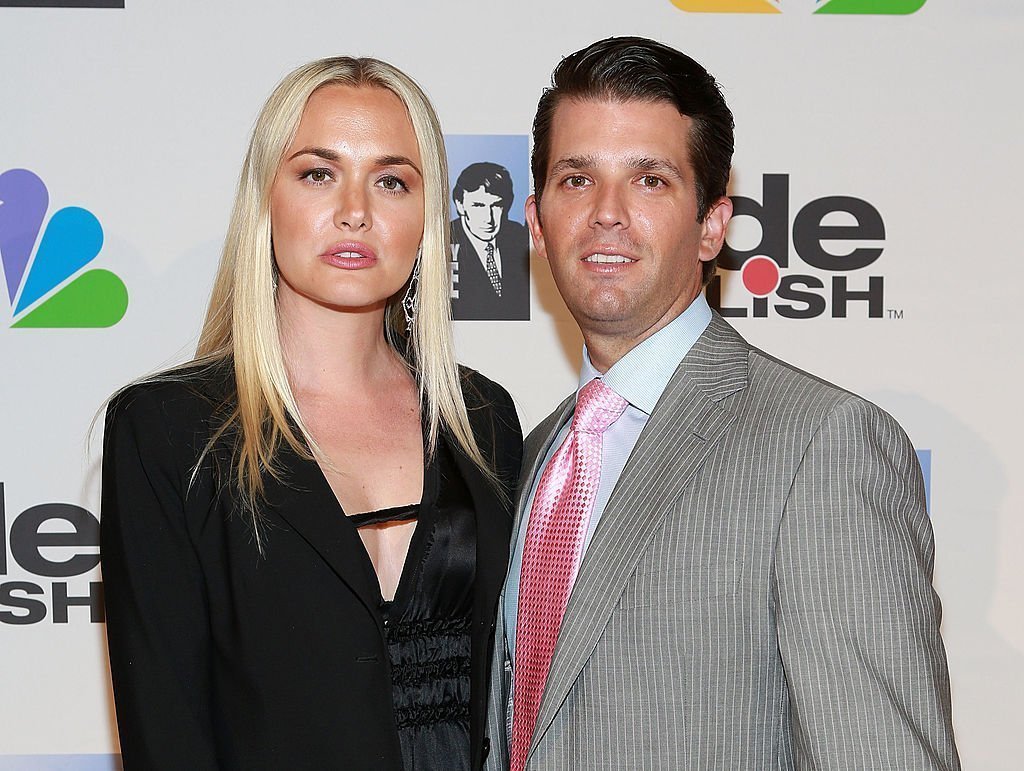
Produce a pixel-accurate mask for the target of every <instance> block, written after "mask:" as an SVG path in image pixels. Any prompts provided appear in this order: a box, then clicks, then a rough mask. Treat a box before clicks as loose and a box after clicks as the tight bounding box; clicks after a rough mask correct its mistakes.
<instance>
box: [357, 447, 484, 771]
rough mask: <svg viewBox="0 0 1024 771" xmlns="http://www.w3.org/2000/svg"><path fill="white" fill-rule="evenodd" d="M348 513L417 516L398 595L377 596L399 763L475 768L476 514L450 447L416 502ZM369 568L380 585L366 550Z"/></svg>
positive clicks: (363, 519) (417, 767)
mask: <svg viewBox="0 0 1024 771" xmlns="http://www.w3.org/2000/svg"><path fill="white" fill-rule="evenodd" d="M349 519H350V521H352V523H353V524H354V525H355V526H356V527H357V528H359V527H366V526H369V525H374V524H380V523H384V522H400V521H410V520H418V521H417V525H416V529H415V531H414V532H413V536H412V540H411V541H410V543H409V552H408V556H407V557H406V560H405V565H404V567H403V569H402V575H401V577H400V579H399V582H398V588H397V589H396V591H395V598H394V600H391V601H390V602H387V601H384V600H383V599H381V600H380V613H381V616H382V619H383V623H384V629H385V632H386V637H387V643H388V653H389V656H390V659H391V686H392V697H393V699H394V708H395V722H396V725H397V728H398V735H399V739H400V741H401V746H402V758H403V764H404V767H405V769H406V771H428V770H430V769H445V771H463V770H464V769H469V767H470V736H469V715H470V648H471V638H470V631H471V625H472V613H473V585H474V580H475V577H476V520H475V514H474V510H473V499H472V497H471V495H470V492H469V490H468V488H467V487H466V484H465V482H464V481H463V479H462V476H461V475H460V474H459V470H458V468H457V467H456V465H455V462H454V459H453V458H452V455H451V450H450V449H449V448H448V446H447V444H446V443H445V442H444V441H439V442H438V446H437V452H436V453H435V454H434V457H433V459H432V460H431V461H430V462H429V463H428V464H427V466H426V468H425V469H424V475H423V500H422V501H420V503H419V504H418V505H417V504H413V505H410V506H402V507H396V508H390V509H381V510H379V511H372V512H366V513H364V514H355V515H353V516H351V517H349ZM366 565H367V568H368V569H369V571H370V574H371V578H372V579H373V580H374V581H375V582H376V581H377V577H376V574H375V573H374V570H373V565H372V563H371V562H370V559H369V556H368V555H367V557H366Z"/></svg>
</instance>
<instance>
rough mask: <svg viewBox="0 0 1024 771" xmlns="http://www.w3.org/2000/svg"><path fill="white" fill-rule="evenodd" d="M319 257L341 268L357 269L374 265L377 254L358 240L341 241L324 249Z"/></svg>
mask: <svg viewBox="0 0 1024 771" xmlns="http://www.w3.org/2000/svg"><path fill="white" fill-rule="evenodd" d="M320 259H321V260H323V261H324V262H326V263H327V264H328V265H333V266H334V267H336V268H342V269H343V270H359V269H361V268H369V267H371V266H372V265H375V264H376V263H377V254H376V253H375V252H374V251H373V249H371V248H370V247H369V246H367V245H366V244H364V243H361V242H359V241H342V242H340V243H337V244H334V245H333V246H331V247H330V248H329V249H327V250H325V251H324V252H323V253H322V254H321V255H320Z"/></svg>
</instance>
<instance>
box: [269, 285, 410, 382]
mask: <svg viewBox="0 0 1024 771" xmlns="http://www.w3.org/2000/svg"><path fill="white" fill-rule="evenodd" d="M278 302H279V305H278V311H279V329H280V335H281V347H282V349H283V352H284V358H285V362H286V364H287V366H288V375H289V379H290V380H291V384H292V389H293V391H294V392H295V393H296V395H298V394H302V393H306V394H311V395H312V394H322V395H326V394H330V393H335V394H337V393H345V392H351V391H357V392H358V391H363V392H365V389H366V388H367V386H368V384H370V383H374V382H380V381H382V380H388V379H390V378H393V377H394V376H395V374H396V370H399V369H401V368H403V365H402V362H401V360H400V358H399V356H398V354H397V353H396V352H395V351H394V349H393V348H392V347H391V346H390V345H388V343H387V341H386V340H385V339H384V312H385V309H384V307H380V308H368V309H359V310H356V311H351V312H346V311H340V310H337V309H335V308H327V307H324V306H321V305H318V304H316V303H314V302H310V301H309V300H308V299H306V298H300V297H296V296H294V295H293V294H291V293H282V294H281V295H280V296H279V298H278Z"/></svg>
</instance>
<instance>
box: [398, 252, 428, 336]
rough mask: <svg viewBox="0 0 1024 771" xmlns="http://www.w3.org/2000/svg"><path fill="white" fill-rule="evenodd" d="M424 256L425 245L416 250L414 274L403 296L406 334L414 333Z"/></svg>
mask: <svg viewBox="0 0 1024 771" xmlns="http://www.w3.org/2000/svg"><path fill="white" fill-rule="evenodd" d="M422 256H423V247H420V248H419V249H417V250H416V261H415V262H414V263H413V264H412V275H411V276H410V277H409V285H408V286H407V287H406V288H405V296H404V297H403V298H402V313H404V314H405V334H406V335H409V334H412V324H413V322H414V321H415V320H416V310H417V309H418V308H419V304H420V294H419V291H418V290H419V286H420V258H421V257H422Z"/></svg>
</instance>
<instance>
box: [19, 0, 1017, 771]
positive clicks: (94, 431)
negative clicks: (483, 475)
mask: <svg viewBox="0 0 1024 771" xmlns="http://www.w3.org/2000/svg"><path fill="white" fill-rule="evenodd" d="M615 34H638V35H645V36H648V37H653V38H656V39H659V40H661V41H663V42H666V43H668V44H670V45H673V46H675V47H677V48H680V49H682V50H683V51H686V52H687V53H689V54H691V55H692V56H693V57H694V58H696V59H697V60H699V61H700V62H702V63H703V64H705V65H706V66H707V67H708V69H709V70H711V71H712V72H713V73H714V74H715V75H716V76H717V78H718V79H719V80H720V81H721V83H722V84H723V88H724V92H725V95H726V98H727V100H728V101H729V103H730V105H731V107H732V108H733V111H734V112H735V115H736V124H737V152H736V157H735V168H734V173H733V179H732V185H731V191H730V192H731V193H732V195H733V196H734V200H735V204H736V218H735V220H734V222H733V224H732V226H731V228H730V231H729V237H728V241H729V251H728V254H727V255H726V256H725V258H724V259H723V261H722V265H721V270H720V276H719V278H718V279H716V281H715V282H714V283H713V284H712V286H711V287H710V288H709V297H710V299H711V300H712V302H713V303H714V304H715V305H716V306H718V307H720V308H721V312H722V313H723V315H725V316H726V317H727V318H728V319H729V320H730V321H731V322H732V323H733V324H734V325H735V326H736V327H737V328H738V329H739V330H740V332H741V333H742V334H744V335H745V336H746V337H747V338H748V339H749V340H751V341H752V342H753V343H754V344H756V345H758V346H760V347H762V348H765V349H767V350H768V351H770V352H771V353H773V354H775V355H776V356H778V357H780V358H782V359H785V360H788V361H791V362H793V363H794V364H796V365H798V366H800V367H802V368H805V369H808V370H811V371H813V372H815V373H817V374H819V375H821V376H822V377H825V378H826V379H829V380H832V381H834V382H837V383H839V384H841V385H843V386H845V387H847V388H849V389H851V390H853V391H856V392H858V393H860V394H863V395H864V396H866V397H868V398H870V399H872V400H873V401H876V402H877V403H879V404H880V405H881V406H883V407H884V408H885V409H887V410H888V411H889V412H891V413H893V414H894V415H895V416H896V417H897V418H898V419H899V420H900V422H901V423H902V424H903V426H904V427H905V428H906V429H907V431H908V433H909V434H910V436H911V438H912V440H913V441H914V444H915V446H916V447H917V449H918V456H919V458H920V459H921V463H922V466H923V468H924V470H925V475H926V478H927V480H928V484H929V505H930V512H931V516H932V522H933V526H934V530H935V539H936V547H937V557H936V575H935V584H936V587H937V589H938V591H939V593H940V596H941V598H942V601H943V606H944V617H943V635H944V638H945V642H946V646H947V651H948V656H949V667H950V674H951V677H952V689H953V705H954V719H955V727H956V731H957V738H958V741H959V745H960V750H961V754H962V758H963V761H964V767H965V768H972V769H1018V768H1021V767H1022V766H1024V748H1022V746H1021V745H1022V736H1021V735H1022V732H1021V730H1020V728H1021V725H1022V721H1024V617H1022V610H1021V605H1022V603H1021V593H1022V591H1024V560H1021V559H1020V558H1019V552H1020V549H1021V544H1022V543H1024V523H1022V518H1021V516H1020V513H1021V509H1022V503H1024V482H1022V478H1024V474H1021V473H1020V469H1021V467H1024V446H1022V444H1021V436H1022V435H1024V431H1022V429H1024V421H1022V419H1021V412H1022V410H1021V408H1020V382H1021V380H1022V375H1024V367H1022V364H1021V359H1022V356H1021V337H1022V332H1024V323H1022V318H1024V311H1022V310H1021V308H1022V303H1021V301H1020V294H1021V291H1022V288H1024V259H1022V257H1024V255H1022V250H1021V248H1020V247H1019V246H1018V245H1017V242H1018V241H1019V240H1020V228H1021V211H1022V209H1024V194H1022V180H1024V153H1022V151H1021V137H1022V136H1024V108H1022V104H1021V98H1020V85H1019V82H1018V81H1019V79H1020V75H1021V73H1022V72H1024V46H1021V44H1020V41H1021V39H1022V37H1024V10H1022V9H1021V6H1020V3H1019V2H1017V0H978V1H977V2H950V0H818V2H815V0H631V2H628V3H626V2H615V1H614V0H563V1H562V2H550V0H547V1H542V0H526V1H524V2H517V3H496V2H495V3H492V2H486V0H458V1H456V0H451V1H449V2H444V3H441V2H438V3H426V2H411V0H410V1H407V2H401V1H395V2H374V3H371V2H364V3H356V2H352V1H351V0H289V1H288V2H281V1H280V0H259V1H258V2H218V3H211V2H200V1H199V0H184V1H183V2H177V3H157V2H153V0H0V72H2V76H0V255H2V275H3V280H2V281H0V368H2V369H0V372H2V377H0V682H2V683H3V687H2V690H0V769H28V770H30V771H39V770H41V769H72V770H74V771H79V770H81V771H85V770H86V769H90V770H91V769H97V770H99V769H103V770H104V771H107V770H108V769H115V768H119V766H120V764H119V759H118V745H117V736H116V729H115V726H114V723H113V718H112V714H113V713H112V701H111V694H110V682H109V675H108V671H107V663H106V651H105V642H104V617H103V605H102V592H103V585H102V576H101V573H100V568H99V549H98V530H99V506H98V501H99V479H98V470H99V460H100V458H99V441H98V440H99V437H98V434H99V428H97V427H96V426H94V424H93V421H94V419H95V417H96V416H97V412H98V411H99V410H100V409H101V407H102V404H103V402H104V400H105V399H106V398H107V397H108V396H109V395H110V393H111V392H112V391H114V390H115V389H116V388H117V387H118V386H120V385H122V384H124V383H126V382H127V381H129V380H131V379H132V378H135V377H137V376H139V375H141V374H143V373H147V372H152V371H155V370H157V369H160V368H162V367H165V366H167V365H169V364H173V363H177V362H180V361H183V360H185V359H187V358H188V357H189V356H190V354H191V351H192V350H193V349H194V346H195V343H196V338H197V333H198V330H199V327H200V323H201V319H202V317H203V314H204V310H205V304H206V301H207V297H208V293H209V290H210V287H211V283H212V278H213V273H214V269H215V266H216V263H217V260H218V257H219V250H220V245H221V242H222V240H223V237H224V232H225V228H226V224H227V219H228V215H229V210H230V206H231V203H232V197H233V192H234V185H235V183H236V180H237V175H238V171H239V168H240V165H241V161H242V157H243V153H244V149H245V146H246V143H247V141H248V133H249V131H250V129H251V126H252V123H253V120H254V118H255V115H256V113H257V111H258V109H259V107H260V105H261V104H262V101H263V99H264V98H265V97H266V96H267V94H268V93H269V92H270V90H271V88H272V87H273V86H274V84H275V83H276V82H277V81H278V80H279V79H280V78H281V77H282V76H283V75H284V74H285V73H286V72H288V71H289V70H291V69H292V68H294V67H295V66H297V65H299V64H301V63H303V62H306V61H308V60H310V59H313V58H316V57H320V56H326V55H333V54H339V53H345V54H353V55H371V56H376V57H379V58H383V59H386V60H388V61H390V62H392V63H394V64H395V65H397V66H399V67H400V68H402V69H404V70H405V71H406V72H408V73H410V74H411V75H412V76H413V77H414V78H416V79H417V80H418V81H419V82H420V83H421V84H422V85H423V87H424V88H425V90H426V91H427V92H428V94H429V95H430V96H431V98H432V100H433V101H434V103H435V105H436V107H437V110H438V112H439V114H440V116H441V118H442V121H443V124H444V129H445V132H446V135H447V144H448V150H449V153H450V157H451V185H452V194H453V195H452V214H451V217H452V227H453V234H454V239H453V240H454V244H455V253H454V255H453V266H454V270H455V276H454V281H453V298H454V299H453V302H454V303H455V305H454V308H455V316H456V318H457V319H458V320H457V321H456V335H457V342H458V347H459V354H460V358H461V359H462V360H463V361H464V362H466V363H467V364H469V365H471V366H473V367H475V368H477V369H479V370H481V371H482V372H484V373H485V374H487V375H488V376H490V377H491V378H493V379H495V380H498V381H500V382H501V383H503V384H504V385H505V386H506V387H507V388H508V390H509V391H510V392H511V393H512V394H513V396H514V397H515V399H516V402H517V404H518V406H519V410H520V415H521V418H522V420H523V423H524V426H525V427H527V428H529V427H532V426H533V425H535V424H536V423H537V422H538V421H539V420H541V419H542V418H543V417H544V416H545V415H546V414H547V413H548V411H550V410H551V409H552V408H553V407H554V405H556V404H557V403H558V402H559V401H560V400H561V399H562V398H563V397H564V396H565V395H566V394H567V393H569V391H570V390H571V389H572V388H573V387H574V383H575V378H576V371H577V367H578V366H579V361H580V356H581V350H580V347H581V339H580V337H579V333H578V331H577V329H576V327H575V325H574V323H573V322H572V319H571V318H570V317H569V316H568V314H567V313H566V311H565V310H564V308H563V307H562V305H561V302H560V300H559V298H558V295H557V292H556V291H555V289H554V286H553V284H552V281H551V278H550V273H549V271H548V268H547V265H546V264H544V262H543V261H541V260H539V259H538V258H537V257H536V256H534V257H532V258H530V257H529V254H528V250H529V246H528V240H527V236H526V231H525V229H524V227H523V223H524V216H523V202H524V200H525V198H526V196H527V195H528V194H529V191H530V180H529V174H528V152H529V137H528V134H529V129H530V124H531V120H532V117H533V110H534V107H535V106H536V102H537V98H538V96H539V94H540V91H541V89H542V88H543V87H544V85H545V84H546V83H547V82H548V78H549V75H550V71H551V69H552V67H553V66H554V65H555V64H556V63H557V61H558V60H559V58H560V57H562V56H564V55H565V54H567V53H569V52H571V51H573V50H576V49H577V48H580V47H581V46H583V45H585V44H587V43H589V42H591V41H593V40H596V39H599V38H602V37H607V36H609V35H615ZM832 226H845V227H842V228H841V229H839V230H831V229H830V228H831V227H832ZM471 236H472V237H471ZM491 239H495V241H496V244H497V247H498V249H499V250H500V253H501V254H502V255H506V254H507V255H510V257H509V258H508V259H510V260H511V259H512V257H511V255H520V263H521V265H522V274H523V276H522V287H523V288H522V291H521V292H519V293H515V292H512V290H511V289H510V290H509V292H508V295H509V296H508V298H507V299H508V302H507V303H506V304H504V305H502V306H501V309H500V312H499V311H497V310H495V311H493V312H492V311H488V310H487V308H486V306H485V307H484V308H483V309H481V307H480V304H479V303H478V302H474V297H475V296H476V295H477V293H478V292H480V291H482V290H481V287H483V288H484V289H486V284H481V283H480V282H481V278H480V276H481V275H482V276H483V279H482V280H483V281H484V282H486V280H487V278H486V274H483V273H482V272H481V271H480V270H479V268H480V258H479V250H478V248H477V245H478V244H480V243H482V242H485V241H490V240H491ZM503 259H506V258H505V257H503ZM510 264H511V263H510ZM527 268H529V270H528V271H527ZM527 272H528V273H529V274H531V275H530V276H529V279H528V280H527V278H526V273H527ZM510 281H511V279H510ZM510 286H511V283H510Z"/></svg>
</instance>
